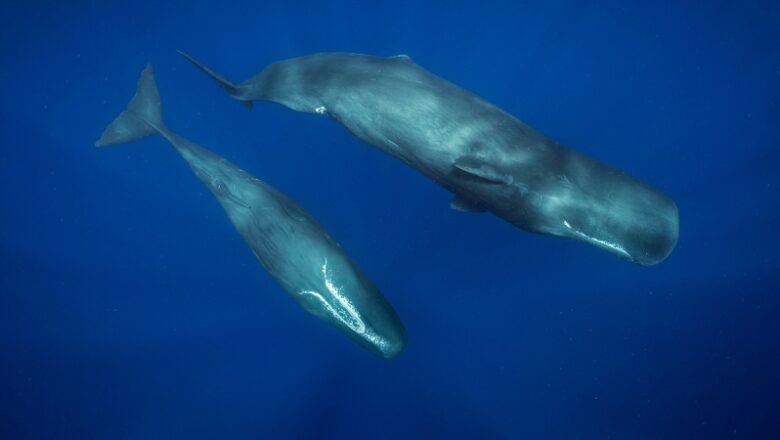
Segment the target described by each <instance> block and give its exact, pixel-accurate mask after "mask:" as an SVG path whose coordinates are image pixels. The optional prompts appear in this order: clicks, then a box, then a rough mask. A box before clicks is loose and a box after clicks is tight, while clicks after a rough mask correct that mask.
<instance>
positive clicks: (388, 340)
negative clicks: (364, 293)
mask: <svg viewBox="0 0 780 440" xmlns="http://www.w3.org/2000/svg"><path fill="white" fill-rule="evenodd" d="M382 302H385V301H382ZM386 306H387V307H388V308H384V309H383V310H378V312H379V313H378V314H377V315H375V316H374V317H373V319H370V321H371V324H370V326H371V328H372V331H370V332H367V333H365V334H363V335H361V336H362V337H360V338H359V339H358V343H359V344H360V345H362V346H363V347H364V348H365V349H367V350H368V351H370V352H371V353H373V354H375V355H377V356H379V357H381V358H384V359H392V358H394V357H397V356H398V355H399V354H401V352H403V351H404V348H405V347H406V330H405V329H404V325H403V323H401V319H400V318H399V317H398V315H397V314H396V313H395V311H394V310H392V308H389V307H390V306H389V303H386Z"/></svg>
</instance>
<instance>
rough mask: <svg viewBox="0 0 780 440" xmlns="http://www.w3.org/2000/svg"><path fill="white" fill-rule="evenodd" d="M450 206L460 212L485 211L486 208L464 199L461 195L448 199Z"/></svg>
mask: <svg viewBox="0 0 780 440" xmlns="http://www.w3.org/2000/svg"><path fill="white" fill-rule="evenodd" d="M450 208H451V209H453V210H455V211H460V212H485V211H486V209H485V207H483V206H482V205H480V204H479V203H476V202H472V201H471V200H466V199H464V198H463V197H460V196H455V198H453V199H452V200H450Z"/></svg>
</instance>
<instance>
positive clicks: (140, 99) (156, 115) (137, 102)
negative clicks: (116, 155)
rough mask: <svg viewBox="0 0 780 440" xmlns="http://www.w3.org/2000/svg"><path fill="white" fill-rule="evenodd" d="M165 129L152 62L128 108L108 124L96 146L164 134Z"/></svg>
mask: <svg viewBox="0 0 780 440" xmlns="http://www.w3.org/2000/svg"><path fill="white" fill-rule="evenodd" d="M164 129H165V125H164V124H163V119H162V108H161V106H160V94H159V93H158V92H157V84H156V83H155V81H154V71H153V70H152V65H151V64H150V65H148V66H146V68H145V69H144V71H143V72H141V77H140V78H139V79H138V86H137V87H136V89H135V96H133V99H131V100H130V103H129V104H127V108H126V109H125V111H123V112H122V113H120V114H119V116H117V118H116V119H114V121H113V122H111V124H109V125H108V127H106V129H105V130H104V131H103V134H102V135H101V136H100V139H98V141H97V142H95V146H96V147H106V146H108V145H116V144H123V143H126V142H132V141H135V140H138V139H141V138H144V137H146V136H150V135H153V134H160V132H161V130H164Z"/></svg>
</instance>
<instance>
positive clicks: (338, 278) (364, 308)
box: [296, 255, 406, 359]
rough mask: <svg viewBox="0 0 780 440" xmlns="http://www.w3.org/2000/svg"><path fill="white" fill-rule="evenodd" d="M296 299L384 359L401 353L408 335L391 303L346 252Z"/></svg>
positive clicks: (327, 262) (324, 266)
mask: <svg viewBox="0 0 780 440" xmlns="http://www.w3.org/2000/svg"><path fill="white" fill-rule="evenodd" d="M310 285H311V286H312V288H308V289H304V290H301V291H299V292H298V295H297V296H296V299H297V300H298V301H299V302H300V303H301V305H302V306H303V307H304V308H305V309H306V310H307V311H309V312H310V313H312V314H313V315H315V316H317V317H318V318H320V319H322V320H323V321H326V322H328V323H330V324H332V325H334V326H336V327H337V328H338V329H339V330H341V331H342V332H344V333H345V334H346V335H347V336H349V337H350V338H351V339H352V340H354V341H355V342H357V343H358V344H359V345H361V346H362V347H363V348H365V349H366V350H368V351H370V352H371V353H374V354H375V355H377V356H380V357H383V358H385V359H390V358H394V357H396V356H398V355H399V354H400V353H401V352H402V351H403V349H404V346H405V345H406V334H405V330H404V326H403V324H402V323H401V320H400V319H399V317H398V315H397V314H396V312H395V310H394V309H393V307H392V306H391V305H390V303H389V302H388V301H387V300H386V299H385V298H384V296H383V295H382V294H381V293H380V292H379V290H378V289H377V288H376V286H374V284H373V283H372V282H371V281H370V280H369V279H368V277H367V276H366V275H365V274H363V273H362V271H361V270H360V269H359V268H358V267H357V266H356V265H354V263H352V262H351V261H350V260H349V259H348V257H346V255H332V256H331V258H329V259H326V260H324V261H323V262H322V265H321V266H320V267H318V269H317V274H316V276H315V278H314V279H313V280H310Z"/></svg>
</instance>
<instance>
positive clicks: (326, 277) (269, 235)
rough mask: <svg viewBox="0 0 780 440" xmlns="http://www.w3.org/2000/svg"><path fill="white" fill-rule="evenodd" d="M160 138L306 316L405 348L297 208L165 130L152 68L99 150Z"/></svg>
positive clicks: (394, 325)
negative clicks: (209, 194)
mask: <svg viewBox="0 0 780 440" xmlns="http://www.w3.org/2000/svg"><path fill="white" fill-rule="evenodd" d="M153 134H159V135H162V136H163V137H164V138H165V139H167V140H168V141H169V142H170V143H171V144H172V145H173V146H174V147H175V148H176V150H177V151H178V152H179V154H180V155H181V157H182V158H184V160H185V161H187V163H188V164H189V165H190V167H191V168H192V170H193V171H194V172H195V174H196V175H197V176H198V178H199V179H200V180H201V181H202V182H203V183H204V184H205V185H206V186H207V187H208V189H209V190H210V191H211V192H212V194H214V196H215V197H216V198H217V200H219V203H220V204H221V205H222V208H223V209H224V210H225V212H226V213H227V215H228V217H229V218H230V221H231V222H232V223H233V225H234V226H235V227H236V229H237V230H238V232H239V233H241V236H242V237H243V238H244V240H245V241H246V243H247V245H249V247H250V248H251V249H252V252H253V253H254V255H255V256H256V257H257V259H258V260H259V261H260V263H261V264H262V265H263V267H265V268H266V270H267V271H268V272H269V273H270V274H271V275H272V276H273V277H274V278H275V279H276V281H277V282H279V284H281V286H282V287H283V288H284V290H286V291H287V292H288V293H289V294H290V295H291V296H292V297H293V298H294V299H295V300H296V301H297V302H298V303H299V304H300V305H301V306H302V307H303V308H304V309H306V310H307V311H308V312H310V313H311V314H313V315H315V316H317V317H318V318H320V319H322V320H323V321H326V322H328V323H330V324H332V325H334V326H336V327H337V328H339V329H340V330H341V331H343V332H344V333H346V334H347V335H348V336H349V337H350V338H352V339H353V340H355V341H356V342H357V343H358V344H360V345H361V346H362V347H364V348H365V349H367V350H368V351H370V352H372V353H374V354H376V355H379V356H381V357H385V358H392V357H395V356H397V355H398V354H399V353H400V352H401V351H402V350H403V347H404V344H405V335H404V328H403V325H402V323H401V321H400V319H399V318H398V316H397V314H396V312H395V311H394V310H393V308H392V307H391V306H390V304H389V303H388V301H387V300H386V299H385V298H384V297H383V296H382V294H381V293H380V292H379V290H378V289H377V288H376V287H375V286H374V284H373V283H372V282H371V281H370V280H369V279H368V278H367V276H366V275H365V274H364V273H363V272H362V271H361V270H360V268H359V267H358V266H357V265H356V264H355V263H354V262H353V261H352V260H351V259H350V258H349V257H348V256H347V254H346V253H345V252H344V250H343V249H342V248H341V246H340V245H339V244H338V243H337V242H335V241H334V240H333V239H332V238H331V237H330V236H329V235H328V233H327V232H326V231H325V230H324V229H323V228H322V227H321V226H320V225H319V224H318V223H317V221H316V220H314V218H312V217H311V216H310V215H309V214H308V213H307V212H306V211H305V210H304V209H303V208H302V207H301V206H300V205H298V204H297V203H295V201H293V200H292V199H290V198H288V197H287V196H285V195H284V194H282V193H281V192H279V191H277V190H276V189H274V188H272V187H271V186H269V185H267V184H266V183H263V182H261V181H260V180H258V179H256V178H255V177H253V176H252V175H250V174H249V173H247V172H246V171H244V170H242V169H240V168H238V167H236V166H235V165H233V164H231V163H230V162H228V161H227V160H225V159H223V158H221V157H219V156H217V155H215V154H214V153H212V152H210V151H208V150H206V149H204V148H202V147H200V146H198V145H196V144H194V143H192V142H190V141H188V140H186V139H184V138H183V137H181V136H179V135H177V134H175V133H173V132H171V131H170V130H168V129H167V128H166V127H165V126H164V125H163V120H162V115H161V110H160V97H159V95H158V93H157V87H156V85H155V81H154V75H153V73H152V69H151V66H149V67H147V68H146V69H145V70H144V71H143V73H142V74H141V79H140V80H139V82H138V88H137V91H136V95H135V96H134V97H133V99H132V101H131V102H130V104H129V105H128V107H127V109H126V110H125V111H124V112H122V114H120V115H119V117H117V119H115V120H114V122H112V123H111V125H109V126H108V128H106V130H105V132H104V133H103V135H102V136H101V138H100V140H98V141H97V144H96V145H97V146H99V147H102V146H106V145H113V144H118V143H124V142H129V141H133V140H136V139H140V138H142V137H145V136H148V135H153Z"/></svg>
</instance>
